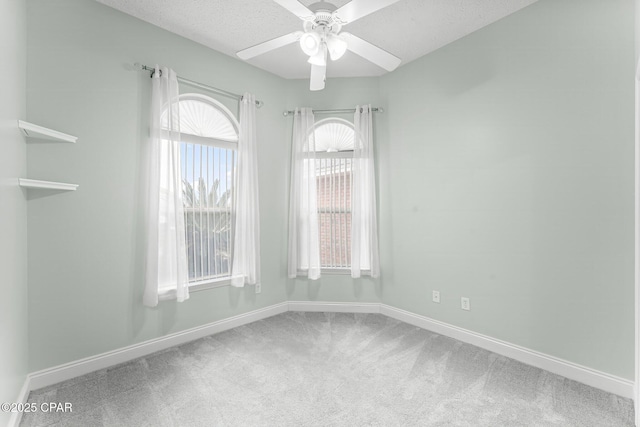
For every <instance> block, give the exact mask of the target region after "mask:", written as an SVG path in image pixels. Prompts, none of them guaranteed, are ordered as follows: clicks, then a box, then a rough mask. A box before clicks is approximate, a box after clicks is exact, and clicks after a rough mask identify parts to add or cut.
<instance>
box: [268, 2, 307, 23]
mask: <svg viewBox="0 0 640 427" xmlns="http://www.w3.org/2000/svg"><path fill="white" fill-rule="evenodd" d="M273 1H275V2H276V3H278V4H279V5H280V6H282V7H284V8H285V9H287V10H288V11H289V12H291V13H293V14H294V15H296V16H297V17H298V18H300V19H303V20H304V19H311V18H313V12H311V11H310V10H309V8H307V7H306V6H305V5H303V4H302V3H300V2H299V1H298V0H273Z"/></svg>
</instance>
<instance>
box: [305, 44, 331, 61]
mask: <svg viewBox="0 0 640 427" xmlns="http://www.w3.org/2000/svg"><path fill="white" fill-rule="evenodd" d="M307 62H308V63H309V64H313V65H319V66H321V67H324V66H326V65H327V48H326V45H324V44H323V45H322V46H321V47H320V49H318V52H317V53H316V54H315V55H313V56H310V57H309V60H308V61H307Z"/></svg>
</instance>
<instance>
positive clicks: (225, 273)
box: [179, 94, 238, 285]
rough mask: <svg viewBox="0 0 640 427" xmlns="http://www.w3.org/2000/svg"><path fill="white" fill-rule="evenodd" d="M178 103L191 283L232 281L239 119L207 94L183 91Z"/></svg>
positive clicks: (183, 194)
mask: <svg viewBox="0 0 640 427" xmlns="http://www.w3.org/2000/svg"><path fill="white" fill-rule="evenodd" d="M179 107H180V135H181V141H182V143H181V145H180V162H181V173H182V184H183V193H182V196H183V201H184V217H185V218H184V219H185V221H184V222H185V233H186V246H187V261H188V266H189V283H190V284H191V285H195V284H204V283H208V282H213V281H216V280H221V279H228V278H229V277H230V276H231V256H232V214H233V212H232V206H233V198H234V190H235V176H236V165H237V145H238V122H237V121H236V119H235V117H234V116H233V114H231V112H230V111H229V110H228V109H227V108H226V107H225V106H223V105H222V104H220V103H219V102H218V101H216V100H214V99H212V98H209V97H207V96H203V95H198V94H185V95H180V101H179Z"/></svg>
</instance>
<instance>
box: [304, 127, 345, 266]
mask: <svg viewBox="0 0 640 427" xmlns="http://www.w3.org/2000/svg"><path fill="white" fill-rule="evenodd" d="M328 123H341V124H344V125H346V126H348V127H349V128H350V129H351V130H352V131H353V132H354V139H355V127H354V125H353V123H352V122H350V121H348V120H346V119H343V118H340V117H327V118H325V119H322V120H319V121H317V122H316V123H314V124H313V127H312V128H311V131H310V134H311V133H312V132H315V130H316V129H317V128H319V127H320V126H323V125H326V124H328ZM315 157H316V159H353V149H351V150H343V151H331V152H330V151H316V154H315ZM316 179H317V177H316ZM349 182H350V184H349V185H352V184H351V180H350V181H349ZM350 206H351V192H349V212H351V207H350ZM320 213H321V212H320V208H318V220H319V219H320ZM318 228H319V230H320V226H319V227H318ZM347 232H348V233H349V239H351V227H349V229H348V230H347ZM305 273H306V272H302V271H299V274H301V275H304V274H305ZM320 273H321V274H328V275H339V276H345V275H351V265H349V266H348V267H327V266H323V265H322V252H321V253H320Z"/></svg>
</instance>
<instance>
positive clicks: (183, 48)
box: [27, 0, 288, 371]
mask: <svg viewBox="0 0 640 427" xmlns="http://www.w3.org/2000/svg"><path fill="white" fill-rule="evenodd" d="M135 62H140V63H143V64H147V65H151V66H153V65H154V64H155V63H156V62H157V63H160V64H162V65H165V66H169V67H172V68H174V69H175V70H176V71H177V73H178V74H179V75H182V76H185V77H188V78H190V79H193V80H196V81H200V82H205V83H210V84H212V85H215V86H218V87H221V88H224V89H227V90H229V91H233V92H236V93H242V92H243V91H250V92H252V93H254V94H255V95H256V97H257V98H258V99H261V100H263V101H264V102H265V106H264V107H263V108H261V109H260V110H259V114H258V120H259V121H258V126H259V129H260V133H259V138H260V140H259V144H260V147H259V156H260V159H259V166H260V183H261V185H262V187H261V191H262V197H261V206H260V209H261V228H262V248H261V249H262V281H263V285H262V293H261V294H257V295H256V294H255V293H254V288H253V287H246V288H243V289H237V288H231V287H225V288H218V289H214V290H206V291H201V292H197V293H192V295H191V298H190V299H189V300H188V301H187V302H185V303H181V304H176V303H175V302H164V303H160V305H159V307H158V308H155V309H150V308H146V307H143V306H142V304H141V293H142V289H143V269H142V265H143V259H142V253H141V249H142V247H143V244H144V243H143V241H142V239H141V231H142V227H141V221H140V215H141V209H140V205H139V203H138V200H141V199H143V195H141V194H140V193H139V188H138V187H139V185H138V182H139V179H138V170H139V169H138V166H137V165H138V161H139V158H138V157H139V152H138V149H139V140H140V138H141V137H142V136H143V135H144V134H145V133H146V132H148V122H147V121H146V114H147V110H148V108H149V107H148V106H149V101H148V99H149V85H150V79H149V78H148V73H142V72H137V71H132V70H130V69H128V66H129V65H131V64H134V63H135ZM27 67H28V71H27V81H28V97H27V98H28V101H27V104H28V117H29V120H30V121H32V122H34V123H38V124H41V125H43V126H48V127H52V128H54V129H57V130H60V131H63V132H66V133H70V134H72V135H76V136H78V137H79V139H78V143H77V144H75V145H74V144H48V145H44V144H38V145H35V144H33V145H30V146H29V149H28V156H29V167H28V169H29V170H28V172H29V176H30V177H33V178H39V179H49V180H53V181H62V182H72V183H76V184H79V185H80V187H79V188H78V190H77V191H75V192H68V193H61V194H54V195H51V194H50V193H42V194H37V193H33V194H32V196H31V198H30V201H29V214H28V227H29V324H30V334H29V340H30V365H29V366H30V369H31V370H32V371H36V370H39V369H43V368H48V367H51V366H55V365H58V364H61V363H66V362H70V361H73V360H77V359H80V358H83V357H87V356H92V355H96V354H99V353H102V352H105V351H109V350H113V349H117V348H120V347H124V346H127V345H131V344H134V343H137V342H141V341H144V340H148V339H152V338H156V337H159V336H162V335H165V334H168V333H171V332H176V331H180V330H183V329H187V328H190V327H195V326H199V325H202V324H206V323H209V322H212V321H215V320H218V319H222V318H226V317H230V316H232V315H236V314H239V313H242V312H246V311H250V310H254V309H257V308H260V307H265V306H268V305H272V304H275V303H279V302H282V301H284V300H285V299H286V295H285V287H284V279H285V277H286V266H285V264H284V260H285V255H286V245H285V237H286V217H285V216H283V215H282V213H283V212H286V198H287V179H288V175H287V168H286V166H285V165H284V164H283V163H282V158H283V157H285V156H286V155H287V154H286V153H287V144H286V141H284V138H285V121H284V120H283V119H282V110H283V108H284V104H285V99H284V97H282V96H281V94H282V93H284V91H285V80H283V79H281V78H278V77H275V76H273V75H271V74H268V73H266V72H264V71H261V70H258V69H256V68H254V67H251V66H248V65H246V64H244V63H242V62H240V61H236V60H234V59H232V58H229V57H228V56H225V55H222V54H219V53H217V52H214V51H212V50H210V49H207V48H205V47H203V46H201V45H199V44H196V43H194V42H191V41H188V40H186V39H184V38H181V37H178V36H176V35H174V34H171V33H169V32H167V31H164V30H161V29H159V28H157V27H154V26H152V25H149V24H147V23H144V22H142V21H139V20H137V19H134V18H132V17H130V16H127V15H125V14H123V13H120V12H118V11H115V10H113V9H111V8H109V7H106V6H103V5H101V4H99V3H97V2H94V1H85V0H60V1H55V2H52V1H48V0H30V1H29V2H28V66H27ZM185 90H191V89H190V88H187V87H185ZM229 105H230V106H231V107H232V111H235V110H236V108H237V107H236V106H234V105H233V103H231V104H229Z"/></svg>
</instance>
